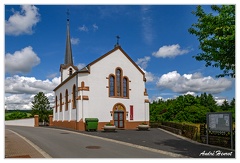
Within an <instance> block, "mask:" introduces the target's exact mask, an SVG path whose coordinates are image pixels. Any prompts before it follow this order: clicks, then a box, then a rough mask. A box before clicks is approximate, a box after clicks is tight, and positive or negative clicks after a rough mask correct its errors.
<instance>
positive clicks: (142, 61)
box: [136, 56, 151, 69]
mask: <svg viewBox="0 0 240 163" xmlns="http://www.w3.org/2000/svg"><path fill="white" fill-rule="evenodd" d="M150 59H151V58H150V57H149V56H145V57H144V58H138V60H137V62H136V63H137V64H138V65H139V66H140V67H141V68H143V69H146V68H147V66H148V62H149V61H150Z"/></svg>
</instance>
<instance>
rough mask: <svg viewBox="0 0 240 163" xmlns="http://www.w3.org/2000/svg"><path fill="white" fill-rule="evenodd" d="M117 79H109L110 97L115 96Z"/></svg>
mask: <svg viewBox="0 0 240 163" xmlns="http://www.w3.org/2000/svg"><path fill="white" fill-rule="evenodd" d="M114 83H115V77H114V76H113V75H111V76H110V77H109V96H114V95H115V86H114Z"/></svg>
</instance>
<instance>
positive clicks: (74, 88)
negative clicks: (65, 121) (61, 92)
mask: <svg viewBox="0 0 240 163" xmlns="http://www.w3.org/2000/svg"><path fill="white" fill-rule="evenodd" d="M72 108H73V109H76V85H75V84H74V85H73V90H72Z"/></svg>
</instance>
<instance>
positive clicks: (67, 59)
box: [64, 12, 73, 65]
mask: <svg viewBox="0 0 240 163" xmlns="http://www.w3.org/2000/svg"><path fill="white" fill-rule="evenodd" d="M67 14H68V15H69V12H67ZM64 64H65V65H68V64H71V65H73V59H72V47H71V38H70V28H69V18H67V38H66V52H65V60H64Z"/></svg>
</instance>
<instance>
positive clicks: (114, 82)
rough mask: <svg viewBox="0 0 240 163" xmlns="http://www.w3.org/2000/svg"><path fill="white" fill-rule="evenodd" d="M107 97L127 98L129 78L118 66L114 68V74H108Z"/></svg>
mask: <svg viewBox="0 0 240 163" xmlns="http://www.w3.org/2000/svg"><path fill="white" fill-rule="evenodd" d="M107 79H108V80H109V81H108V84H109V85H108V89H109V97H116V98H129V90H130V89H129V79H128V77H127V76H123V70H122V69H121V68H120V67H117V68H116V69H115V74H110V75H109V77H108V78H107Z"/></svg>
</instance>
